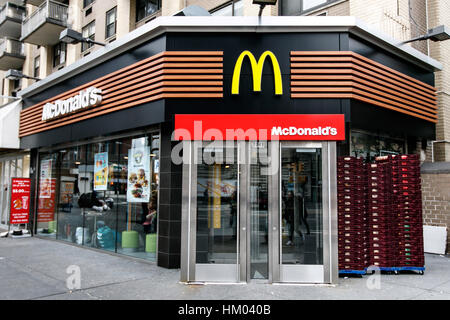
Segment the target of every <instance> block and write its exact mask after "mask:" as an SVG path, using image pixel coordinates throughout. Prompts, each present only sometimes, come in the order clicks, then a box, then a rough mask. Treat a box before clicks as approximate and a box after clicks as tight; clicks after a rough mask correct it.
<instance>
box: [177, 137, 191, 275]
mask: <svg viewBox="0 0 450 320" xmlns="http://www.w3.org/2000/svg"><path fill="white" fill-rule="evenodd" d="M184 156H187V157H188V159H192V147H191V141H183V157H184ZM191 183H192V180H191V166H190V162H188V163H183V182H182V186H183V190H182V196H181V197H182V203H181V257H180V259H181V261H180V281H181V282H187V281H188V280H189V261H190V251H189V248H190V220H191V219H190V211H191V210H190V206H191V202H190V201H189V200H190V197H191V193H190V191H191Z"/></svg>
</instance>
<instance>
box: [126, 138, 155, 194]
mask: <svg viewBox="0 0 450 320" xmlns="http://www.w3.org/2000/svg"><path fill="white" fill-rule="evenodd" d="M150 177H151V175H150V148H149V147H145V146H143V147H136V148H132V149H130V150H129V151H128V188H127V201H128V202H149V201H150V182H149V181H150Z"/></svg>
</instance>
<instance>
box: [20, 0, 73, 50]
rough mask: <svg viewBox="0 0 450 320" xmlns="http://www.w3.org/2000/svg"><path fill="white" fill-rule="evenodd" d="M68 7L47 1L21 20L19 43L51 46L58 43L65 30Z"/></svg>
mask: <svg viewBox="0 0 450 320" xmlns="http://www.w3.org/2000/svg"><path fill="white" fill-rule="evenodd" d="M68 7H69V6H68V5H66V4H62V3H59V2H55V1H50V0H47V1H45V2H44V3H42V4H41V5H40V6H39V8H38V9H37V10H36V11H34V12H33V13H32V14H31V15H30V16H28V17H26V18H25V19H24V20H23V24H22V38H21V41H24V42H27V43H31V44H35V45H40V46H53V45H55V44H57V43H58V42H59V34H60V33H61V31H63V30H64V29H65V28H67V12H68Z"/></svg>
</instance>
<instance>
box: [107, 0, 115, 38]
mask: <svg viewBox="0 0 450 320" xmlns="http://www.w3.org/2000/svg"><path fill="white" fill-rule="evenodd" d="M112 12H114V22H112V23H110V24H108V15H109V14H111V13H112ZM112 25H114V33H113V34H111V35H108V28H109V27H110V26H112ZM116 34H117V6H116V7H114V8H112V9H111V10H108V11H107V12H106V16H105V39H110V38H112V37H114V36H115V35H116Z"/></svg>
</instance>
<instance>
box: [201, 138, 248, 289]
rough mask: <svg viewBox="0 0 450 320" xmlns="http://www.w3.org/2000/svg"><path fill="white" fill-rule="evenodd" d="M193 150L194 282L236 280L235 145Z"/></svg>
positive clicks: (236, 194) (237, 233)
mask: <svg viewBox="0 0 450 320" xmlns="http://www.w3.org/2000/svg"><path fill="white" fill-rule="evenodd" d="M195 152H196V160H195V162H196V164H194V166H195V169H196V170H195V171H196V181H197V182H196V208H197V209H196V224H197V226H196V250H195V255H196V257H195V279H196V280H197V281H232V282H236V281H238V244H239V232H238V230H239V209H238V203H239V202H238V201H239V165H238V161H237V159H238V155H237V152H238V148H237V147H236V146H233V147H214V146H204V147H202V148H199V149H198V150H196V151H195Z"/></svg>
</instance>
